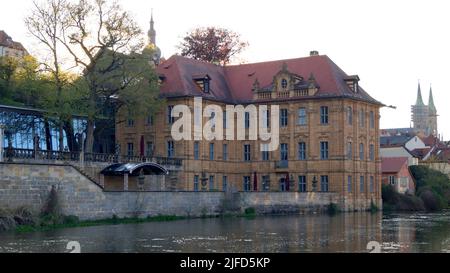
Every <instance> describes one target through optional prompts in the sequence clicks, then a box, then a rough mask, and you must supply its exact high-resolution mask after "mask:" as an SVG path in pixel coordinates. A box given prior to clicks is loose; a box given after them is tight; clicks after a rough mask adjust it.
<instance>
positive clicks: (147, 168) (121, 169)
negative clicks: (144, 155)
mask: <svg viewBox="0 0 450 273" xmlns="http://www.w3.org/2000/svg"><path fill="white" fill-rule="evenodd" d="M141 170H143V171H144V175H168V174H169V171H168V170H167V169H166V168H164V167H163V166H161V165H159V164H156V163H127V164H114V165H111V166H109V167H107V168H105V169H104V170H103V171H101V174H103V175H105V176H122V175H125V174H128V175H129V176H139V174H140V173H141Z"/></svg>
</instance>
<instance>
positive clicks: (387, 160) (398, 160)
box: [381, 157, 408, 173]
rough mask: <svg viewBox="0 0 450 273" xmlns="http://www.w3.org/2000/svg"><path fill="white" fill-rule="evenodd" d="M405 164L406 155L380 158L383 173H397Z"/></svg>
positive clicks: (406, 161)
mask: <svg viewBox="0 0 450 273" xmlns="http://www.w3.org/2000/svg"><path fill="white" fill-rule="evenodd" d="M405 165H408V158H407V157H383V158H381V171H382V172H383V173H398V172H399V171H400V170H401V169H402V167H403V166H405Z"/></svg>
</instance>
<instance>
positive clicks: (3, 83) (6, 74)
mask: <svg viewBox="0 0 450 273" xmlns="http://www.w3.org/2000/svg"><path fill="white" fill-rule="evenodd" d="M18 65H19V64H18V61H17V59H15V58H12V57H0V102H1V103H8V102H9V103H11V101H12V98H11V96H12V81H13V76H14V73H15V71H16V69H17V66H18Z"/></svg>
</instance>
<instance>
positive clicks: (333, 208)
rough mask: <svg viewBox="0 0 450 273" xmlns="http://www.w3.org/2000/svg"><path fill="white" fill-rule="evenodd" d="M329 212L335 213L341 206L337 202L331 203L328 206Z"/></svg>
mask: <svg viewBox="0 0 450 273" xmlns="http://www.w3.org/2000/svg"><path fill="white" fill-rule="evenodd" d="M327 212H328V214H329V215H335V214H337V213H338V212H339V206H338V205H337V204H335V203H330V204H329V205H328V207H327Z"/></svg>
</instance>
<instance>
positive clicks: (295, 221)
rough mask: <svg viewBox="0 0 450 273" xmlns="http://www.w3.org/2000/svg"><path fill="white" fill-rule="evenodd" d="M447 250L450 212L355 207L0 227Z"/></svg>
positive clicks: (168, 247) (42, 245)
mask: <svg viewBox="0 0 450 273" xmlns="http://www.w3.org/2000/svg"><path fill="white" fill-rule="evenodd" d="M69 241H79V242H80V243H81V251H82V252H145V253H149V252H238V253H247V252H261V253H264V252H266V253H267V252H268V253H279V252H281V253H287V252H367V250H366V246H367V243H368V242H370V241H378V242H380V243H382V251H383V252H442V251H446V250H448V249H450V213H441V214H393V215H385V216H383V215H382V214H381V213H378V214H370V213H350V214H340V215H337V216H334V217H329V216H325V215H312V216H270V217H256V218H254V219H246V218H224V219H221V218H217V219H196V220H183V221H177V222H164V223H147V224H139V225H117V226H103V227H89V228H74V229H64V230H55V231H49V232H39V233H29V234H14V233H9V234H0V251H1V252H66V251H67V250H66V248H65V247H66V244H67V242H69Z"/></svg>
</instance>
